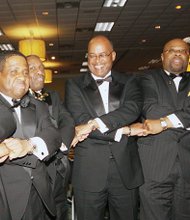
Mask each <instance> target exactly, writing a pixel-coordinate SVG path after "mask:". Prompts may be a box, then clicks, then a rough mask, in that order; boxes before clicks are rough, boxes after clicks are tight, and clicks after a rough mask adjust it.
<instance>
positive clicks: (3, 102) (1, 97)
mask: <svg viewBox="0 0 190 220" xmlns="http://www.w3.org/2000/svg"><path fill="white" fill-rule="evenodd" d="M0 102H1V103H2V104H4V105H5V106H6V107H7V108H9V109H11V110H12V111H14V109H12V108H11V104H10V103H9V102H8V101H7V100H6V99H5V98H4V97H3V96H2V95H1V94H0Z"/></svg>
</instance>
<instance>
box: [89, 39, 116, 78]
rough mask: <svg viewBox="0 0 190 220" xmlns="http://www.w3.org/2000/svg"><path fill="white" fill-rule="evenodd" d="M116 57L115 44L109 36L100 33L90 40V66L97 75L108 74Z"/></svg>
mask: <svg viewBox="0 0 190 220" xmlns="http://www.w3.org/2000/svg"><path fill="white" fill-rule="evenodd" d="M115 58H116V53H115V51H114V49H113V45H112V43H111V41H110V40H109V39H108V38H107V37H105V36H103V35H99V36H96V37H93V38H92V39H91V40H90V41H89V44H88V67H89V69H90V71H91V73H92V74H94V75H95V76H98V77H102V78H103V77H104V76H106V75H107V74H108V73H109V71H111V69H112V65H113V62H114V60H115Z"/></svg>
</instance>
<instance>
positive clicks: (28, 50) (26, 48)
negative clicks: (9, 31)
mask: <svg viewBox="0 0 190 220" xmlns="http://www.w3.org/2000/svg"><path fill="white" fill-rule="evenodd" d="M19 51H20V52H21V53H23V54H24V55H25V56H28V55H37V56H39V57H40V59H41V60H42V61H45V59H46V47H45V41H43V40H39V39H34V38H30V39H25V40H20V41H19Z"/></svg>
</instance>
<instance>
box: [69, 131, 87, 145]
mask: <svg viewBox="0 0 190 220" xmlns="http://www.w3.org/2000/svg"><path fill="white" fill-rule="evenodd" d="M88 135H89V134H85V135H81V136H76V135H75V137H74V138H73V141H72V143H71V147H75V146H76V145H77V144H78V142H81V141H84V140H85V139H86V138H87V137H88Z"/></svg>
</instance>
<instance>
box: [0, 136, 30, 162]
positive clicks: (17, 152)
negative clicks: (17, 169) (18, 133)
mask: <svg viewBox="0 0 190 220" xmlns="http://www.w3.org/2000/svg"><path fill="white" fill-rule="evenodd" d="M31 148H32V147H31V145H30V143H29V142H28V141H27V140H21V139H18V138H8V139H6V140H4V141H3V142H2V143H0V163H2V162H4V161H5V160H6V159H7V158H9V159H10V160H13V159H15V158H20V157H24V156H25V155H26V154H27V153H28V152H30V151H31Z"/></svg>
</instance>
